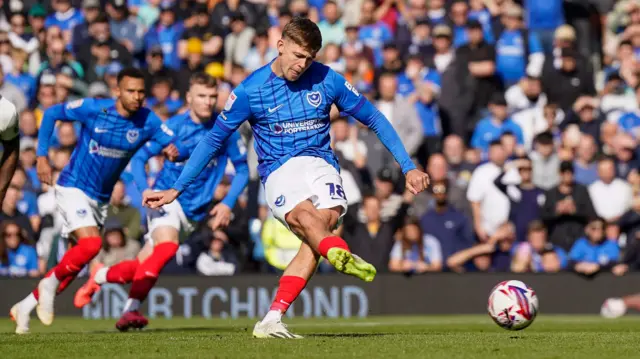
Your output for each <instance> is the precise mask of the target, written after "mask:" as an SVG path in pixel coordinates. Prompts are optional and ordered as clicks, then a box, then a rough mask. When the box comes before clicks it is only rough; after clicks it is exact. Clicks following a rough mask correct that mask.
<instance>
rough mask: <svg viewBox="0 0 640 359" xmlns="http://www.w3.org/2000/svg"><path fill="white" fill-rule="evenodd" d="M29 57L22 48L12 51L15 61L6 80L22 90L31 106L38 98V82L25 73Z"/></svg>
mask: <svg viewBox="0 0 640 359" xmlns="http://www.w3.org/2000/svg"><path fill="white" fill-rule="evenodd" d="M28 57H29V55H28V54H27V53H26V52H25V51H24V50H22V49H20V48H14V49H13V50H12V51H11V58H12V59H13V69H12V70H11V72H10V73H7V74H6V75H5V80H6V81H7V82H9V83H12V84H14V85H16V86H17V87H18V88H20V89H21V90H22V93H23V94H24V96H25V98H26V100H27V103H28V104H31V103H32V102H33V101H34V100H35V98H36V88H37V84H38V83H37V81H36V78H35V77H33V75H31V74H30V73H28V72H26V71H25V64H26V63H27V60H28Z"/></svg>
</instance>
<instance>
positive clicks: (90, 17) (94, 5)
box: [71, 0, 101, 54]
mask: <svg viewBox="0 0 640 359" xmlns="http://www.w3.org/2000/svg"><path fill="white" fill-rule="evenodd" d="M100 8H101V6H100V0H82V14H83V16H84V19H85V21H84V22H82V23H80V24H78V25H76V26H74V27H73V30H72V36H71V41H72V46H71V48H72V50H73V53H74V54H77V53H79V52H80V48H81V47H82V46H86V44H87V43H88V42H90V41H91V35H90V34H89V24H91V23H92V22H94V21H95V20H96V18H97V17H98V15H99V14H100Z"/></svg>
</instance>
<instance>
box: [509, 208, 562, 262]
mask: <svg viewBox="0 0 640 359" xmlns="http://www.w3.org/2000/svg"><path fill="white" fill-rule="evenodd" d="M513 252H514V255H513V260H512V262H511V271H512V272H514V273H523V272H533V273H555V272H559V271H561V270H564V269H565V268H566V266H567V262H568V257H567V252H565V251H564V250H563V249H562V248H560V247H558V246H554V245H553V244H552V243H550V242H548V241H547V228H546V227H545V226H544V223H542V222H541V221H538V220H535V221H532V222H531V223H529V228H528V229H527V241H526V242H522V243H518V244H516V246H515V248H514V251H513Z"/></svg>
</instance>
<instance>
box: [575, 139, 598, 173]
mask: <svg viewBox="0 0 640 359" xmlns="http://www.w3.org/2000/svg"><path fill="white" fill-rule="evenodd" d="M597 152H598V146H597V145H596V141H595V139H594V138H593V137H592V136H589V135H582V136H580V143H579V144H578V148H577V151H576V159H575V160H574V161H573V169H574V175H575V179H576V182H577V183H579V184H581V185H585V186H589V185H590V184H592V183H594V182H596V181H597V180H598V163H597V162H596V154H597Z"/></svg>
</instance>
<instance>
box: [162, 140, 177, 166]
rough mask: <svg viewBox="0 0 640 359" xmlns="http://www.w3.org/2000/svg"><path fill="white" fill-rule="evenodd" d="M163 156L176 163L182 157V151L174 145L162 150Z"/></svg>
mask: <svg viewBox="0 0 640 359" xmlns="http://www.w3.org/2000/svg"><path fill="white" fill-rule="evenodd" d="M162 154H163V155H164V156H165V157H166V158H167V159H168V160H169V161H171V162H175V161H176V160H177V159H178V156H180V151H178V148H177V147H176V145H174V144H173V143H172V144H170V145H169V146H167V147H165V148H164V149H163V150H162Z"/></svg>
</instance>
